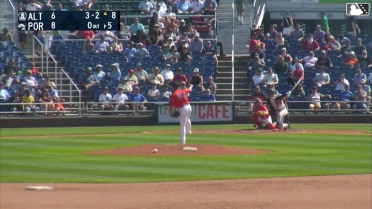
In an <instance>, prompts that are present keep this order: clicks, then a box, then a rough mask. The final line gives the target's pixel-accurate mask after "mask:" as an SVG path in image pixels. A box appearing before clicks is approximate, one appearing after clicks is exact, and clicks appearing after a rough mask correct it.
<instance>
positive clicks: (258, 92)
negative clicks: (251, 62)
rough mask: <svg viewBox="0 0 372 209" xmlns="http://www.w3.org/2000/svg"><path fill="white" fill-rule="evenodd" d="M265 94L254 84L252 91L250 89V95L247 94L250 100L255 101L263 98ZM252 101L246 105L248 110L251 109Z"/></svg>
mask: <svg viewBox="0 0 372 209" xmlns="http://www.w3.org/2000/svg"><path fill="white" fill-rule="evenodd" d="M265 97H266V96H265V94H264V93H263V92H262V91H261V88H260V86H255V88H254V91H252V93H251V95H250V96H249V100H250V101H256V99H261V100H265ZM253 106H254V102H250V103H249V104H248V107H249V109H250V110H252V109H253Z"/></svg>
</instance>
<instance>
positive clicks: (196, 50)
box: [189, 33, 204, 54]
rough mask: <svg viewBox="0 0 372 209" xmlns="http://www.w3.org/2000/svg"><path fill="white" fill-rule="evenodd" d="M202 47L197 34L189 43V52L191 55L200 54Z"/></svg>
mask: <svg viewBox="0 0 372 209" xmlns="http://www.w3.org/2000/svg"><path fill="white" fill-rule="evenodd" d="M203 47H204V46H203V40H202V39H201V38H200V36H199V33H195V34H194V38H193V39H192V41H191V43H190V46H189V51H190V52H191V54H201V53H202V50H203Z"/></svg>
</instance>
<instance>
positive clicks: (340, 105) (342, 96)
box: [333, 85, 354, 110]
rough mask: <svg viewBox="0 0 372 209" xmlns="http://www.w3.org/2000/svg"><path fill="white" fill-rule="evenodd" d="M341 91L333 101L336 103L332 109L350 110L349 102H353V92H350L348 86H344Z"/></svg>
mask: <svg viewBox="0 0 372 209" xmlns="http://www.w3.org/2000/svg"><path fill="white" fill-rule="evenodd" d="M344 87H345V88H344V89H343V90H340V92H339V94H338V96H336V98H335V100H336V101H337V102H335V103H334V105H333V108H334V109H337V110H341V109H350V101H351V100H353V97H354V95H353V92H351V91H350V86H349V85H345V86H344Z"/></svg>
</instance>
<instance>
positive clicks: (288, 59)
mask: <svg viewBox="0 0 372 209" xmlns="http://www.w3.org/2000/svg"><path fill="white" fill-rule="evenodd" d="M280 55H282V57H283V58H284V62H285V63H287V65H289V64H290V63H291V62H292V56H291V55H290V54H289V53H288V52H287V49H286V48H284V47H283V48H281V50H280Z"/></svg>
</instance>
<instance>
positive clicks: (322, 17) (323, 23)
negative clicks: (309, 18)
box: [320, 11, 329, 33]
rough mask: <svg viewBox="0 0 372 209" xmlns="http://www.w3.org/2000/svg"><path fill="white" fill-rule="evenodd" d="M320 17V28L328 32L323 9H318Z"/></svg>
mask: <svg viewBox="0 0 372 209" xmlns="http://www.w3.org/2000/svg"><path fill="white" fill-rule="evenodd" d="M320 18H321V19H320V26H321V27H322V30H323V31H324V32H326V33H329V24H328V17H327V16H326V14H325V12H324V11H320Z"/></svg>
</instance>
